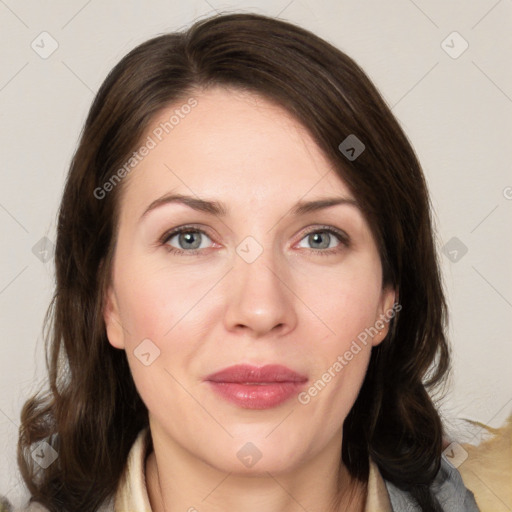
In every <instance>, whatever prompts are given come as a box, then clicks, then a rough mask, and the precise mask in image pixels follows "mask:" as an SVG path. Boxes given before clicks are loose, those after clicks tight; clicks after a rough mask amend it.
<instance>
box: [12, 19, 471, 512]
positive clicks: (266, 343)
mask: <svg viewBox="0 0 512 512" xmlns="http://www.w3.org/2000/svg"><path fill="white" fill-rule="evenodd" d="M55 259H56V274H57V286H56V291H55V297H54V300H53V302H52V309H51V310H50V311H49V317H48V318H51V321H52V327H53V329H52V335H51V340H50V346H49V349H50V350H49V382H50V390H49V392H48V393H46V394H45V395H40V396H38V397H35V398H33V399H31V400H29V401H28V402H27V404H26V405H25V407H24V409H23V411H22V427H21V431H20V441H19V464H20V468H21V471H22V474H23V477H24V479H25V481H26V483H27V485H28V488H29V490H30V492H31V494H32V497H33V501H34V502H37V503H40V504H42V505H44V506H45V507H47V508H48V509H49V510H52V511H53V510H55V511H56V510H72V511H74V512H78V511H93V510H116V511H127V510H137V511H142V510H143V511H146V510H147V511H149V510H152V511H158V512H160V511H174V510H189V511H193V510H199V511H201V512H202V511H209V510H246V511H248V510H266V511H270V512H272V511H284V510H286V511H295V510H308V511H311V512H313V511H338V510H350V511H362V510H367V511H370V510H371V511H380V510H423V511H439V510H450V511H456V510H478V509H477V506H476V503H475V501H474V497H473V495H472V493H471V492H470V491H468V490H467V489H466V488H465V487H464V484H463V483H462V480H461V478H460V475H459V474H458V472H457V471H456V470H455V469H454V468H452V467H451V466H450V465H449V464H448V463H447V462H446V460H445V459H443V457H442V447H443V446H442V442H443V439H442V438H443V429H442V424H441V421H440V418H439V415H438V412H437V411H436V408H435V406H434V405H433V403H432V400H431V398H430V396H429V393H428V392H427V391H428V390H430V389H431V388H433V387H434V386H435V385H438V384H439V383H441V382H442V380H443V377H444V376H445V374H446V372H447V370H448V368H449V351H448V347H447V343H446V340H445V335H444V328H445V318H446V304H445V299H444V296H443V291H442V286H441V281H440V274H439V268H438V263H437V259H436V253H435V247H434V241H433V233H432V227H431V218H430V211H429V199H428V193H427V190H426V185H425V180H424V177H423V174H422V171H421V168H420V165H419V163H418V161H417V159H416V156H415V154H414V151H413V149H412V148H411V146H410V144H409V143H408V141H407V139H406V137H405V135H404V133H403V131H402V130H401V128H400V127H399V125H398V123H397V121H396V120H395V119H394V117H393V115H392V114H391V112H390V110H389V108H388V107H387V106H386V105H385V103H384V102H383V100H382V98H381V97H380V95H379V93H378V92H377V90H376V89H375V87H374V86H373V85H372V83H371V82H370V80H369V79H368V78H367V77H366V75H365V74H364V73H363V72H362V71H361V69H360V68H359V67H358V66H357V65H356V64H355V63H354V62H353V61H352V60H351V59H350V58H348V57H347V56H346V55H344V54H343V53H342V52H340V51H339V50H337V49H336V48H334V47H332V46H331V45H329V44H328V43H326V42H325V41H323V40H321V39H319V38H318V37H316V36H314V35H313V34H311V33H309V32H307V31H305V30H303V29H300V28H298V27H295V26H293V25H291V24H289V23H286V22H282V21H278V20H275V19H271V18H267V17H264V16H259V15H253V14H232V15H224V16H217V17H214V18H210V19H207V20H204V21H201V22H198V23H196V24H195V25H194V26H192V27H191V28H190V29H189V30H188V31H186V32H184V33H175V34H168V35H164V36H160V37H157V38H155V39H152V40H150V41H148V42H146V43H144V44H142V45H140V46H139V47H137V48H135V49H134V50H133V51H132V52H130V53H129V54H128V55H127V56H126V57H125V58H123V59H122V60H121V62H120V63H119V64H118V65H117V66H116V67H115V68H114V69H113V70H112V72H111V73H110V74H109V76H108V77H107V79H106V80H105V82H104V84H103V85H102V87H101V89H100V91H99V92H98V94H97V96H96V99H95V101H94V103H93V105H92V107H91V110H90V113H89V116H88V119H87V121H86V124H85V128H84V131H83V133H82V137H81V141H80V145H79V147H78V149H77V151H76V154H75V156H74V158H73V162H72V165H71V168H70V172H69V176H68V180H67V183H66V188H65V191H64V195H63V199H62V204H61V208H60V214H59V223H58V237H57V246H56V258H55ZM38 457H39V458H40V461H38V460H37V459H38Z"/></svg>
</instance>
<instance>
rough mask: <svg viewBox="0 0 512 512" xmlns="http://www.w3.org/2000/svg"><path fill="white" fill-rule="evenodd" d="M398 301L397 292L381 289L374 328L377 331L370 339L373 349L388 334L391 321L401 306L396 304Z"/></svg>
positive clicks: (389, 288)
mask: <svg viewBox="0 0 512 512" xmlns="http://www.w3.org/2000/svg"><path fill="white" fill-rule="evenodd" d="M397 300H398V290H397V289H395V288H392V287H386V288H383V289H382V294H381V298H380V302H379V307H378V311H377V316H376V318H375V324H374V328H375V329H376V330H377V331H378V332H377V334H375V336H373V338H372V345H373V346H374V347H375V346H377V345H379V344H380V343H382V341H384V339H385V338H386V336H387V335H388V332H389V326H390V323H391V320H392V319H393V318H394V317H395V316H396V314H397V312H398V311H400V310H401V309H402V306H401V305H400V304H398V302H396V301H397Z"/></svg>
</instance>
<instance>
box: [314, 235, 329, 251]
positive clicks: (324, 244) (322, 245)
mask: <svg viewBox="0 0 512 512" xmlns="http://www.w3.org/2000/svg"><path fill="white" fill-rule="evenodd" d="M326 235H327V233H324V234H321V233H313V234H312V235H310V237H311V243H312V244H313V245H314V244H319V245H320V248H321V249H326V248H327V247H329V237H328V236H326ZM324 237H325V240H324V241H323V242H322V240H323V238H324ZM317 247H318V245H317Z"/></svg>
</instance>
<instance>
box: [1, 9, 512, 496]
mask: <svg viewBox="0 0 512 512" xmlns="http://www.w3.org/2000/svg"><path fill="white" fill-rule="evenodd" d="M224 10H229V11H254V12H260V13H264V14H269V15H274V16H277V15H279V16H280V17H282V18H284V19H287V20H289V21H292V22H295V23H298V24H299V25H302V26H304V27H305V28H308V29H310V30H312V31H313V32H315V33H317V34H318V35H320V36H322V37H324V38H326V39H327V40H329V41H330V42H332V43H333V44H335V45H336V46H338V47H339V48H340V49H342V50H344V51H345V52H346V53H348V54H349V55H350V56H351V57H353V58H354V59H355V60H356V61H357V62H358V63H359V64H360V65H361V66H362V67H363V69H364V70H365V71H366V72H367V73H368V75H369V76H370V78H371V79H372V80H373V81H374V82H375V84H376V85H377V87H378V88H379V90H380V91H381V92H382V94H383V96H384V98H385V99H386V101H387V102H388V104H389V105H390V106H391V107H392V110H393V112H394V114H395V115H396V116H397V118H398V119H399V121H400V122H401V124H402V126H403V127H404V129H405V131H406V133H407V134H408V136H409V138H410V140H411V142H412V144H413V146H414V148H415V150H416V152H417V154H418V156H419V158H420V161H421V163H422V165H423V168H424V171H425V174H426V176H427V179H428V182H429V186H430V190H431V194H432V201H433V206H434V209H435V212H436V223H437V228H438V236H439V240H438V242H439V250H440V251H441V250H442V249H443V247H444V253H443V252H441V253H440V254H441V262H442V269H443V273H444V278H445V283H446V291H447V294H448V299H449V305H450V310H451V324H450V330H449V335H450V340H451V342H452V345H453V350H454V372H453V378H452V380H451V384H450V388H449V394H448V396H447V397H446V399H445V400H444V402H443V405H442V410H443V414H444V416H445V418H446V422H447V425H448V426H449V427H450V429H451V432H454V433H456V434H457V435H458V436H459V437H458V439H462V437H464V435H465V434H467V432H466V431H465V429H464V428H463V427H462V423H461V418H470V419H473V420H478V421H481V422H484V423H487V424H491V425H493V426H500V425H501V424H502V423H503V421H504V419H505V418H506V416H508V414H510V411H511V406H512V382H511V377H510V366H511V361H512V336H511V332H510V331H511V324H512V322H511V320H512V265H511V262H512V257H511V256H512V239H511V238H512V237H511V218H512V172H511V160H512V150H511V145H512V144H511V143H512V141H511V133H512V69H511V62H512V37H511V28H512V1H511V0H500V1H496V0H478V1H472V2H469V1H467V2H464V1H450V2H446V1H441V0H437V1H427V0H414V1H413V0H389V1H382V0H362V1H360V0H345V1H334V0H333V1H315V0H291V1H290V0H278V1H256V2H255V1H253V2H249V1H247V2H246V1H243V2H241V1H230V2H221V1H218V0H194V1H189V2H183V1H178V0H172V1H169V0H168V1H152V2H142V1H139V2H136V1H133V0H132V1H123V2H121V1H116V0H107V1H105V0H102V1H100V0H89V1H86V0H72V1H63V0H59V1H53V2H49V1H39V2H34V1H28V0H0V55H1V64H2V65H1V67H0V116H1V123H0V140H1V144H2V145H1V148H2V151H1V160H0V230H1V231H0V233H1V252H0V339H1V359H0V360H1V369H0V387H1V390H2V391H1V395H0V435H1V439H2V456H1V457H0V493H4V494H7V495H8V497H9V498H10V499H11V500H13V501H16V500H17V499H18V496H19V495H20V494H21V493H22V492H23V488H22V486H20V485H19V482H20V477H19V476H18V474H17V471H16V469H15V445H16V438H17V430H18V423H19V412H20V408H21V405H22V403H23V401H24V400H25V399H26V398H27V396H28V395H29V394H30V393H32V392H34V391H35V390H37V389H38V388H39V386H40V384H41V382H42V379H43V378H44V358H43V343H42V336H41V325H42V321H43V316H44V313H45V310H46V307H47V305H48V302H49V300H50V296H51V292H52V282H53V281H52V280H53V268H52V264H53V260H52V259H51V242H53V241H55V216H56V213H57V208H58V204H59V200H60V195H61V192H62V186H63V182H64V177H65V174H66V172H67V167H68V165H69V163H70V159H71V156H72V154H73V151H74V149H75V147H76V144H77V140H78V137H79V133H80V130H81V128H82V125H83V122H84V120H85V116H86V113H87V110H88V108H89V106H90V104H91V101H92V99H93V97H94V94H95V92H96V91H97V89H98V87H99V86H100V84H101V82H102V81H103V80H104V78H105V77H106V75H107V73H108V71H109V70H110V69H111V68H112V67H113V66H114V65H115V64H116V63H117V62H118V61H119V59H120V58H121V57H122V56H123V55H125V54H126V53H127V52H128V51H129V50H130V49H132V48H133V47H134V46H136V45H138V44H139V43H141V42H143V41H145V40H146V39H148V38H150V37H153V36H155V35H158V34H160V33H163V32H168V31H173V30H176V29H179V28H181V27H183V26H185V25H189V24H190V23H191V22H192V21H193V20H194V19H196V18H198V17H203V16H207V15H209V14H213V13H214V12H215V11H224ZM454 31H456V32H457V33H458V35H457V34H453V32H454ZM42 32H47V33H48V34H49V35H47V34H42V35H41V33H42ZM443 41H444V43H443ZM466 44H467V45H468V48H467V49H466V50H465V51H463V50H464V48H465V46H466ZM52 45H53V46H55V45H58V47H57V49H56V50H55V51H54V52H53V53H52V54H51V55H48V53H50V51H51V50H52ZM43 57H46V58H43ZM43 237H48V239H49V240H50V242H46V244H47V245H46V246H45V245H44V244H45V242H42V243H43V245H37V244H38V243H39V244H41V242H40V241H41V239H42V238H43ZM454 237H455V240H452V239H453V238H454ZM446 244H448V245H446ZM34 246H36V249H34V250H33V248H34ZM45 249H48V251H49V252H45ZM466 250H467V253H465V254H464V252H465V251H466ZM45 254H46V257H47V258H50V259H49V260H48V261H46V262H43V261H41V259H45ZM466 437H469V440H473V441H476V440H478V432H471V433H470V434H467V435H466Z"/></svg>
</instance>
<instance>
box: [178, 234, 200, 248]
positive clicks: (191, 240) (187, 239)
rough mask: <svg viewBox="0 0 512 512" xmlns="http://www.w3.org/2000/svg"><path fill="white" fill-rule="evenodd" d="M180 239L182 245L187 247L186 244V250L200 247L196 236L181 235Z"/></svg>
mask: <svg viewBox="0 0 512 512" xmlns="http://www.w3.org/2000/svg"><path fill="white" fill-rule="evenodd" d="M180 238H181V239H180V242H182V244H184V245H185V246H187V244H188V247H187V248H188V249H190V248H191V249H197V248H198V247H199V246H200V245H201V243H200V242H199V243H198V241H199V237H198V236H196V235H195V234H194V233H182V234H181V237H180ZM191 245H192V247H191Z"/></svg>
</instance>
